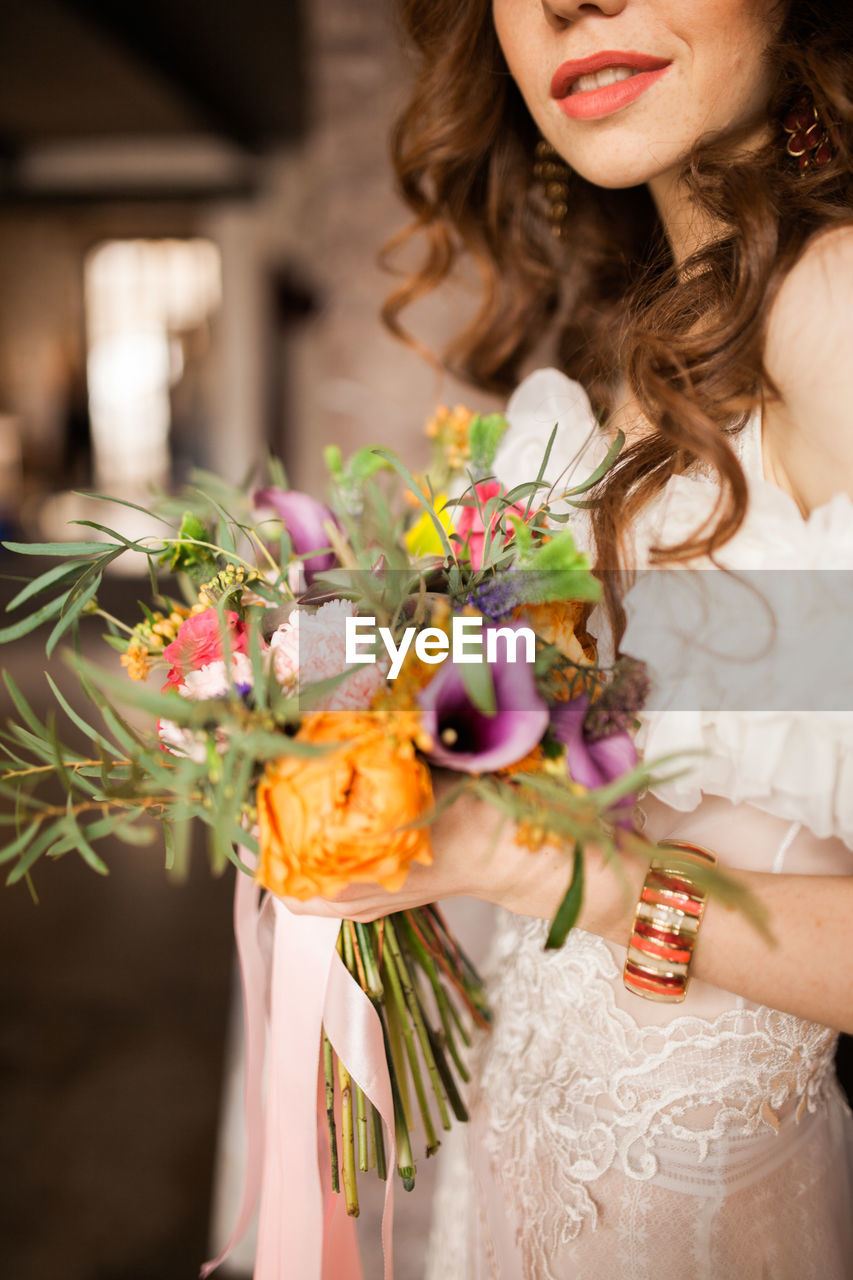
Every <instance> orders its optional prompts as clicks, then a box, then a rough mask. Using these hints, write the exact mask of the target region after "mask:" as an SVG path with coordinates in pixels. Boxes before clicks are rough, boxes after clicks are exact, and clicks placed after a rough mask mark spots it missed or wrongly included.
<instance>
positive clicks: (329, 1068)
mask: <svg viewBox="0 0 853 1280" xmlns="http://www.w3.org/2000/svg"><path fill="white" fill-rule="evenodd" d="M323 1074H324V1076H325V1079H326V1119H327V1120H328V1122H329V1155H330V1158H331V1165H332V1190H333V1191H335V1192H337V1191H340V1189H341V1183H340V1178H339V1177H338V1135H337V1129H336V1126H335V1077H334V1055H333V1052H332V1044H331V1041H330V1040H329V1037H328V1036H327V1035H326V1033H325V1031H324V1032H323Z"/></svg>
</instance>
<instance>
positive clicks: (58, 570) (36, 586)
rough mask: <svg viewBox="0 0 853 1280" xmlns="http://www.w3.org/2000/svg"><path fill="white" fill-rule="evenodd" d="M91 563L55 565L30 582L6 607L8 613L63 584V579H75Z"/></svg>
mask: <svg viewBox="0 0 853 1280" xmlns="http://www.w3.org/2000/svg"><path fill="white" fill-rule="evenodd" d="M89 563H90V561H89V560H67V561H65V562H64V563H63V564H55V565H54V566H53V568H52V569H48V570H47V571H46V572H45V573H41V574H39V576H38V577H37V578H33V579H32V581H31V582H28V583H27V585H26V586H25V587H24V588H23V590H22V591H19V592H18V594H17V595H16V596H15V597H14V598H13V599H12V600H10V601H9V603H8V604H7V605H6V612H7V613H11V612H12V610H13V609H17V608H19V607H20V605H22V604H25V603H26V602H27V600H31V599H32V597H33V596H37V595H39V594H40V593H41V592H42V591H45V590H46V589H47V588H48V587H52V586H53V585H54V583H57V582H61V581H62V580H63V578H70V577H73V575H74V574H75V573H78V572H79V571H80V570H81V569H85V568H86V567H87V565H88V564H89Z"/></svg>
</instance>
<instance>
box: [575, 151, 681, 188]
mask: <svg viewBox="0 0 853 1280" xmlns="http://www.w3.org/2000/svg"><path fill="white" fill-rule="evenodd" d="M566 163H567V164H568V165H569V167H570V168H571V169H573V170H574V172H575V173H577V174H578V175H579V176H580V177H581V178H583V179H584V180H585V181H586V182H589V183H591V184H592V185H593V186H594V187H604V188H606V189H607V190H609V191H620V190H622V189H623V188H628V187H641V186H643V185H645V184H646V183H648V182H652V181H653V180H654V179H655V178H659V177H661V175H662V174H664V173H668V172H669V171H670V170H672V169H673V168H675V167H676V165H677V164H678V160H673V161H672V162H671V163H665V164H660V163H652V162H651V161H650V159H649V158H648V157H646V159H645V160H644V161H643V160H641V159H640V158H639V157H638V156H632V157H630V158H626V159H625V160H624V161H623V162H621V163H619V162H614V161H612V160H609V159H608V158H607V157H605V156H602V155H598V156H595V157H586V156H584V157H578V156H575V157H574V158H570V157H568V156H567V157H566Z"/></svg>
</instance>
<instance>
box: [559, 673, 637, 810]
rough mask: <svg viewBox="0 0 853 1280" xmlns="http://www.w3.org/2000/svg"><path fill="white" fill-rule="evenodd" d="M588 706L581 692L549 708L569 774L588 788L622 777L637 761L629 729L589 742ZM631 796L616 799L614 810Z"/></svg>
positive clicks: (629, 803) (631, 799)
mask: <svg viewBox="0 0 853 1280" xmlns="http://www.w3.org/2000/svg"><path fill="white" fill-rule="evenodd" d="M588 710H589V698H587V697H586V696H585V695H584V696H582V697H578V698H572V700H571V701H570V702H558V703H557V704H556V706H554V707H552V708H551V732H552V733H553V735H554V737H555V738H556V739H557V741H558V742H562V743H563V745H564V746H565V748H566V763H567V764H568V768H569V777H570V778H571V779H572V781H573V782H579V783H580V785H581V786H582V787H587V788H589V790H590V791H592V790H594V789H595V788H596V787H604V786H606V785H607V784H608V782H615V781H616V779H617V778H622V777H624V776H625V774H626V773H630V771H631V770H632V769H633V768H634V767H635V766H636V764H637V748H636V747H635V746H634V739H633V738H632V737H631V735H630V734H629V733H626V732H625V731H624V730H621V731H620V732H618V733H612V734H610V735H609V736H608V737H606V738H599V739H597V741H595V742H590V741H589V739H588V738H587V736H586V735H585V733H584V720H585V719H586V714H587V711H588ZM633 803H634V797H633V796H627V797H625V798H624V799H622V800H620V802H619V805H618V809H617V812H620V811H622V810H623V809H625V808H627V809H629V810H630V808H631V807H632V806H633Z"/></svg>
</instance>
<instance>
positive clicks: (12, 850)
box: [0, 818, 41, 862]
mask: <svg viewBox="0 0 853 1280" xmlns="http://www.w3.org/2000/svg"><path fill="white" fill-rule="evenodd" d="M40 826H41V821H40V819H38V818H36V819H35V821H34V822H31V823H30V825H29V826H28V827H27V828H26V829H25V830H24V831H21V832H20V834H19V835H18V836H17V838H16V839H15V840H13V841H12V843H11V844H7V845H3V846H2V847H0V862H11V861H12V859H13V858H17V856H18V854H19V853H20V852H21V851H22V850H23V849H25V848H26V847H27V845H28V844H29V843H30V840H32V838H33V836H34V835H35V834H36V832H37V831H38V829H39V827H40Z"/></svg>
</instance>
